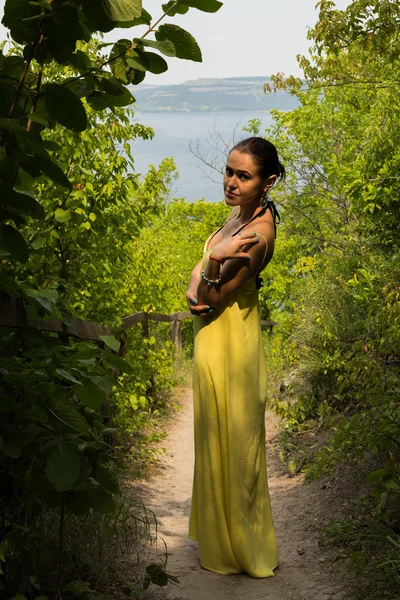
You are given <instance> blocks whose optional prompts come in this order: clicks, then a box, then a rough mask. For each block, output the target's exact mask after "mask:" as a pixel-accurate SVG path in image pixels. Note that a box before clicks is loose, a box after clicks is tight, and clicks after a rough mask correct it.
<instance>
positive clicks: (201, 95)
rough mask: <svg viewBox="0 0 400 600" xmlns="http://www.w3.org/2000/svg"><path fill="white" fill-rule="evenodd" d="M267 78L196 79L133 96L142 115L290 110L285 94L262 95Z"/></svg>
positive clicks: (293, 105) (142, 90) (141, 90)
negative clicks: (149, 113)
mask: <svg viewBox="0 0 400 600" xmlns="http://www.w3.org/2000/svg"><path fill="white" fill-rule="evenodd" d="M269 81H270V79H269V78H268V77H230V78H227V79H196V80H193V81H185V82H184V83H181V84H179V85H157V86H155V85H154V86H153V85H143V84H142V85H141V86H140V87H138V88H135V89H134V90H132V91H133V94H134V96H135V98H136V106H137V108H138V110H140V111H142V112H229V111H235V112H237V111H251V112H255V111H260V110H271V109H273V108H276V109H278V110H291V109H293V108H296V106H297V105H298V101H297V99H296V98H294V97H293V96H291V95H290V94H288V93H287V92H283V91H278V92H276V93H267V94H264V84H265V83H268V82H269Z"/></svg>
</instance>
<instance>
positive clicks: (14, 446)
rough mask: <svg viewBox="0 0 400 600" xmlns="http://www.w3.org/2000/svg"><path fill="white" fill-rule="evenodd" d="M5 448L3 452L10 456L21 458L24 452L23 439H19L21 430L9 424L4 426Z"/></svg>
mask: <svg viewBox="0 0 400 600" xmlns="http://www.w3.org/2000/svg"><path fill="white" fill-rule="evenodd" d="M1 434H2V439H3V448H2V453H3V454H4V455H5V456H9V457H10V458H19V457H20V456H21V453H22V440H20V439H19V435H18V434H19V432H18V430H16V429H13V428H12V427H10V426H9V425H5V426H4V427H3V428H2V432H1Z"/></svg>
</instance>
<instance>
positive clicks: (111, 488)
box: [94, 465, 120, 494]
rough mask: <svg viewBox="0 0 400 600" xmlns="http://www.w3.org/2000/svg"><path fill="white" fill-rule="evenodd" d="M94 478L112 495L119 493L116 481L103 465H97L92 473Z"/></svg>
mask: <svg viewBox="0 0 400 600" xmlns="http://www.w3.org/2000/svg"><path fill="white" fill-rule="evenodd" d="M94 478H95V480H96V481H97V482H98V483H99V484H100V485H101V486H102V487H103V488H105V489H106V490H107V491H108V492H111V493H112V494H117V493H118V492H119V491H120V490H119V485H118V481H117V480H116V479H115V478H114V477H113V476H112V475H111V473H110V471H109V470H108V469H106V468H105V467H104V466H103V465H99V466H98V467H97V468H96V470H95V472H94Z"/></svg>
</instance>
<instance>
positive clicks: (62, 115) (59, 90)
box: [43, 83, 87, 131]
mask: <svg viewBox="0 0 400 600" xmlns="http://www.w3.org/2000/svg"><path fill="white" fill-rule="evenodd" d="M43 91H44V92H45V105H46V109H47V110H48V112H49V115H50V116H51V117H52V118H53V119H54V120H55V121H57V123H60V124H61V125H64V127H66V128H67V129H70V130H71V131H84V130H85V129H86V127H87V115H86V111H85V108H84V106H83V104H82V102H81V100H80V99H79V98H78V97H77V96H76V95H75V94H74V92H72V91H71V90H69V89H68V88H67V87H66V86H62V85H58V84H56V83H47V84H46V85H44V86H43Z"/></svg>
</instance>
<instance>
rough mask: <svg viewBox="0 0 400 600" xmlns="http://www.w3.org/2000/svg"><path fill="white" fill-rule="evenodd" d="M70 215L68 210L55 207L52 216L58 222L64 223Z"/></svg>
mask: <svg viewBox="0 0 400 600" xmlns="http://www.w3.org/2000/svg"><path fill="white" fill-rule="evenodd" d="M71 216H72V215H71V211H70V210H63V209H62V208H56V210H55V212H54V218H55V220H56V221H58V222H59V223H65V222H66V221H69V220H70V218H71Z"/></svg>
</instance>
